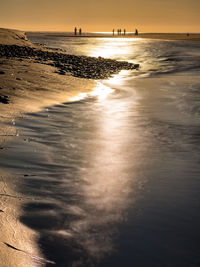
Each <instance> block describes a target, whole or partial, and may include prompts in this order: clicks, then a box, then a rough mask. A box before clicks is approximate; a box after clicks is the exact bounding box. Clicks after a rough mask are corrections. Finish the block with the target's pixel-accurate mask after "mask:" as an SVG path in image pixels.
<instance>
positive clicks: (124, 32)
mask: <svg viewBox="0 0 200 267" xmlns="http://www.w3.org/2000/svg"><path fill="white" fill-rule="evenodd" d="M112 32H113V35H115V29H113V30H112ZM138 34H139V33H138V29H135V35H138ZM117 35H126V29H124V30H123V32H122V30H121V29H117Z"/></svg>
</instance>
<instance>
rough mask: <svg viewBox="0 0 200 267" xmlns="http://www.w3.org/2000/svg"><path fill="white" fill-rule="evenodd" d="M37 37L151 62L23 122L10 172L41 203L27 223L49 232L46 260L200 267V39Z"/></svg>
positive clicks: (9, 158) (8, 161) (30, 208)
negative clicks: (196, 40) (179, 40)
mask: <svg viewBox="0 0 200 267" xmlns="http://www.w3.org/2000/svg"><path fill="white" fill-rule="evenodd" d="M34 38H35V39H34V41H36V42H40V43H41V42H46V43H47V45H48V46H50V47H57V48H62V49H66V50H67V51H69V52H70V53H73V54H82V55H89V56H104V57H111V58H114V59H118V60H128V61H130V62H134V63H139V64H140V65H141V68H140V70H138V71H122V72H121V73H120V74H118V75H115V76H113V77H112V78H111V79H109V80H106V81H100V82H99V85H98V87H97V88H96V89H95V91H94V92H93V93H92V94H89V95H79V96H77V98H75V99H72V102H71V103H64V104H62V105H58V106H53V107H48V108H46V109H45V110H44V111H42V112H39V113H35V114H26V117H25V118H24V119H21V120H18V121H16V125H15V127H16V130H17V131H18V134H19V136H18V137H17V138H16V140H15V141H14V142H13V143H12V145H11V146H10V148H9V149H7V150H6V151H4V152H1V153H2V154H1V166H2V167H3V168H6V169H9V170H10V172H12V173H16V175H17V176H18V177H21V182H20V193H22V194H24V195H25V196H26V197H27V196H28V197H30V198H31V200H30V202H29V203H28V204H25V205H24V210H23V216H22V217H21V218H20V220H21V221H22V222H23V223H24V224H25V225H28V226H29V227H31V228H32V229H35V230H36V231H38V232H39V233H40V240H39V245H40V247H41V250H42V252H43V253H44V255H45V256H46V258H48V259H49V260H52V261H54V262H56V266H63V267H64V266H65V267H66V266H103V267H104V266H106V267H107V266H109V267H110V266H113V267H114V266H115V267H116V266H120V267H121V266H136V267H150V266H151V267H160V266H162V267H165V266H167V267H168V266H170V267H186V266H187V267H189V266H190V267H192V266H193V267H194V266H200V231H199V225H200V216H199V207H200V194H199V193H200V179H199V173H200V166H199V160H200V151H199V144H200V132H199V131H200V105H199V103H200V78H199V77H200V76H199V74H200V63H199V62H200V52H199V51H200V49H199V48H200V43H198V42H178V41H158V40H155V41H154V40H144V39H143V40H140V39H137V40H134V41H133V40H132V39H116V40H115V39H112V38H111V39H109V38H106V39H104V38H101V39H100V38H99V39H98V38H90V39H87V38H82V39H78V38H76V39H73V38H68V39H66V38H60V37H52V36H51V38H50V37H49V38H47V37H46V36H45V35H44V36H43V37H42V38H41V35H40V37H37V38H36V37H34ZM63 102H65V101H64V100H63ZM2 155H3V157H2Z"/></svg>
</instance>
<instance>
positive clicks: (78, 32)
mask: <svg viewBox="0 0 200 267" xmlns="http://www.w3.org/2000/svg"><path fill="white" fill-rule="evenodd" d="M77 34H79V35H81V34H82V29H81V28H79V30H78V29H77V28H76V27H75V28H74V35H77Z"/></svg>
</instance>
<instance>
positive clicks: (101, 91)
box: [69, 82, 114, 102]
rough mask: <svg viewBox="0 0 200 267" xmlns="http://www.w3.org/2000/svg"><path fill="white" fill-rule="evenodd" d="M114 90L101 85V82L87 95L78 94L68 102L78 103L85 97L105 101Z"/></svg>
mask: <svg viewBox="0 0 200 267" xmlns="http://www.w3.org/2000/svg"><path fill="white" fill-rule="evenodd" d="M113 92H114V90H113V89H112V88H110V87H108V86H105V85H103V84H102V83H101V82H98V83H97V86H96V87H95V88H94V89H93V91H92V92H89V93H80V94H78V95H77V96H74V97H71V98H69V101H72V102H74V101H80V100H83V99H85V98H87V97H97V98H98V99H105V98H106V97H107V96H108V95H109V94H111V93H113Z"/></svg>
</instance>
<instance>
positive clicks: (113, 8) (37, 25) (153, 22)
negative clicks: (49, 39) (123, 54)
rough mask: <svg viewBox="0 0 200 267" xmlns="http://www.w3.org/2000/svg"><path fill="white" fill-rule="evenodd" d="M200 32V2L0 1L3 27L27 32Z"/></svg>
mask: <svg viewBox="0 0 200 267" xmlns="http://www.w3.org/2000/svg"><path fill="white" fill-rule="evenodd" d="M75 26H77V27H81V28H82V29H83V31H86V32H90V31H94V32H95V31H112V29H113V28H114V29H118V28H122V29H124V28H126V30H127V31H130V32H132V31H134V30H135V28H138V29H139V31H140V32H200V0H0V27H2V28H13V29H20V30H25V31H29V30H32V31H37V30H39V31H73V29H74V27H75Z"/></svg>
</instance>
